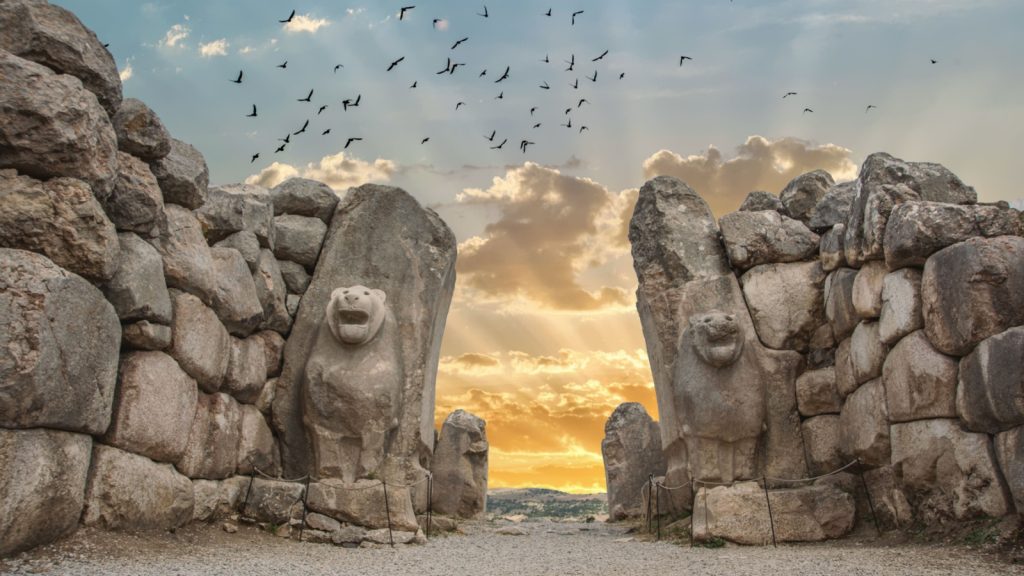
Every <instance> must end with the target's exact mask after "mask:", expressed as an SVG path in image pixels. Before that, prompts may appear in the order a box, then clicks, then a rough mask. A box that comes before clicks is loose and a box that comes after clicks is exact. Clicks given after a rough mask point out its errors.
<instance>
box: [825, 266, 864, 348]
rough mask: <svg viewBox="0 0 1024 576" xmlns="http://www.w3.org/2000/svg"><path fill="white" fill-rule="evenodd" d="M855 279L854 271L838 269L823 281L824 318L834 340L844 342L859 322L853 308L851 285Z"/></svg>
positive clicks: (855, 272) (855, 273)
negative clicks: (830, 326) (829, 325)
mask: <svg viewBox="0 0 1024 576" xmlns="http://www.w3.org/2000/svg"><path fill="white" fill-rule="evenodd" d="M856 279H857V271H856V270H853V269H851V268H839V269H837V270H836V271H835V272H833V273H831V274H829V276H828V279H826V280H825V317H826V318H828V322H829V324H831V325H832V333H833V334H834V335H835V338H836V340H845V339H846V338H847V337H849V336H850V335H851V334H853V330H854V328H856V327H857V324H858V323H859V322H860V317H858V316H857V310H856V309H855V308H854V307H853V283H854V281H856Z"/></svg>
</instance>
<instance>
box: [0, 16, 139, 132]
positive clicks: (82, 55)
mask: <svg viewBox="0 0 1024 576" xmlns="http://www.w3.org/2000/svg"><path fill="white" fill-rule="evenodd" d="M0 29H3V30H4V34H3V35H0V49H3V50H6V51H8V52H11V53H13V54H15V55H17V56H21V57H22V58H25V59H27V60H31V61H33V62H37V63H39V64H42V65H44V66H46V67H48V68H50V69H51V70H54V71H56V72H58V73H60V74H70V75H71V76H75V77H77V78H78V79H80V80H81V81H82V83H83V84H84V85H85V87H86V88H87V89H88V90H89V91H91V92H92V93H93V94H95V95H96V98H97V99H98V100H99V102H100V104H102V105H103V108H104V109H105V110H106V112H107V113H108V114H111V115H113V114H114V112H116V111H117V110H118V108H119V107H120V106H121V77H120V75H119V74H118V72H117V65H116V64H115V63H114V58H113V57H112V56H111V55H110V52H108V51H107V49H106V48H104V47H103V44H102V43H101V42H100V41H99V39H98V38H97V37H96V34H95V33H93V32H92V31H91V30H89V29H88V28H86V27H85V26H83V25H82V23H81V21H79V20H78V18H77V17H76V16H75V15H74V14H72V13H71V12H69V11H68V10H65V9H64V8H61V7H60V6H56V5H53V4H49V3H47V2H42V1H39V0H5V1H4V9H3V12H2V13H0Z"/></svg>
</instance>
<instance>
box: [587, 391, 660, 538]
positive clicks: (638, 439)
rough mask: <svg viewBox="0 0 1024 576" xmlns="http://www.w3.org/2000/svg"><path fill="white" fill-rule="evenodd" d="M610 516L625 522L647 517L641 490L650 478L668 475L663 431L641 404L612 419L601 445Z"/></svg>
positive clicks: (629, 404)
mask: <svg viewBox="0 0 1024 576" xmlns="http://www.w3.org/2000/svg"><path fill="white" fill-rule="evenodd" d="M601 455H602V456H603V458H604V476H605V486H607V490H608V515H609V518H610V519H611V520H623V519H625V518H629V517H637V516H640V515H641V514H643V513H644V510H643V509H642V505H641V496H640V490H641V489H642V488H643V487H644V485H645V484H647V482H648V477H649V476H650V475H652V474H653V475H654V476H664V475H665V469H666V465H665V456H664V454H663V453H662V451H661V431H660V429H659V427H658V423H657V422H655V421H654V420H652V419H651V417H650V416H649V415H648V414H647V410H645V409H644V407H643V405H642V404H640V403H639V402H626V403H623V404H619V406H618V407H617V408H616V409H615V411H614V412H612V414H611V416H609V417H608V421H607V422H605V425H604V440H602V441H601Z"/></svg>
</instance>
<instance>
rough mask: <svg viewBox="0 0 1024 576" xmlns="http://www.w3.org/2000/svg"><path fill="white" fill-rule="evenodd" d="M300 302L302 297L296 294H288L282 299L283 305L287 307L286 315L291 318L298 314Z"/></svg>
mask: <svg viewBox="0 0 1024 576" xmlns="http://www.w3.org/2000/svg"><path fill="white" fill-rule="evenodd" d="M300 303H302V297H301V296H298V295H297V294H289V295H288V296H287V297H286V298H285V300H284V305H285V307H287V308H288V315H289V316H291V317H292V318H293V319H294V318H295V317H296V316H298V314H299V304H300Z"/></svg>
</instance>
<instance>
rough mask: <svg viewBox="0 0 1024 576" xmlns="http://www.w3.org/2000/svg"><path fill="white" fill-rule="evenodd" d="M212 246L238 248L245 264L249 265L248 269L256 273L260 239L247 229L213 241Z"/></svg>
mask: <svg viewBox="0 0 1024 576" xmlns="http://www.w3.org/2000/svg"><path fill="white" fill-rule="evenodd" d="M213 247H214V248H234V249H235V250H238V252H239V253H240V254H241V255H242V258H244V259H245V263H246V265H247V266H249V271H250V272H252V273H253V274H255V273H256V269H257V268H258V267H259V260H260V241H259V240H258V239H257V238H256V235H255V234H253V233H252V232H249V231H248V230H242V231H241V232H235V233H234V234H232V235H231V236H228V237H227V238H225V239H223V240H221V241H220V242H215V243H214V244H213Z"/></svg>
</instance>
